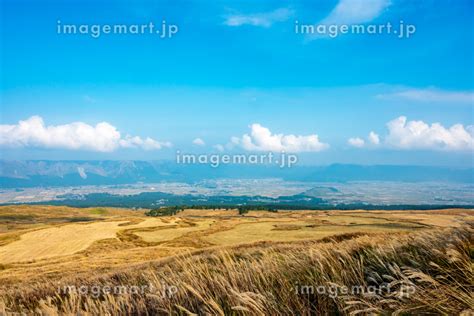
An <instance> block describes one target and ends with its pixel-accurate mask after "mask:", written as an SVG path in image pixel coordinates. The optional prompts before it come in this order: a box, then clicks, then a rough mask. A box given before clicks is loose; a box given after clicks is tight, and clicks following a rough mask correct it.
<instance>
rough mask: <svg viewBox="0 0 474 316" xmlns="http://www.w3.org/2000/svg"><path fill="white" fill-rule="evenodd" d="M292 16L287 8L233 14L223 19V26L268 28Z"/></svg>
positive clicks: (291, 12) (291, 11)
mask: <svg viewBox="0 0 474 316" xmlns="http://www.w3.org/2000/svg"><path fill="white" fill-rule="evenodd" d="M293 14H294V12H293V10H291V9H288V8H280V9H276V10H274V11H270V12H263V13H255V14H233V15H228V16H226V17H225V21H224V24H225V25H228V26H241V25H252V26H260V27H270V26H272V25H273V24H274V23H276V22H283V21H286V20H288V19H289V18H290V17H291V16H292V15H293Z"/></svg>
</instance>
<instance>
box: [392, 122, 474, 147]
mask: <svg viewBox="0 0 474 316" xmlns="http://www.w3.org/2000/svg"><path fill="white" fill-rule="evenodd" d="M387 128H388V135H387V137H386V139H385V141H386V143H387V144H388V145H390V146H393V147H397V148H401V149H435V150H473V149H474V133H473V132H474V128H473V126H472V125H471V126H467V127H466V128H464V126H463V125H462V124H454V125H453V126H451V127H449V128H446V127H444V126H443V125H441V124H440V123H433V124H431V125H428V124H427V123H425V122H423V121H407V118H406V117H405V116H400V117H398V118H396V119H394V120H392V121H390V122H388V123H387Z"/></svg>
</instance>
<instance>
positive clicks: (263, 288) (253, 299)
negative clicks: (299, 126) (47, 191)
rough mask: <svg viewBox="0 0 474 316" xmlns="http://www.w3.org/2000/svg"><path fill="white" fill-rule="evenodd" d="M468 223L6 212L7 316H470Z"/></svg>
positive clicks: (359, 216) (1, 210)
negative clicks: (82, 290)
mask: <svg viewBox="0 0 474 316" xmlns="http://www.w3.org/2000/svg"><path fill="white" fill-rule="evenodd" d="M473 221H474V211H473V210H461V209H450V210H436V211H435V210H433V211H364V210H356V211H278V212H263V211H251V212H249V213H247V214H245V215H239V214H238V212H237V211H236V210H185V211H183V212H180V213H178V214H177V215H175V216H170V217H147V216H145V215H144V211H132V210H128V209H113V208H84V209H77V208H68V207H53V206H2V207H0V315H4V314H5V315H8V314H12V315H14V314H15V313H20V314H21V313H23V314H25V315H29V314H37V315H97V314H99V315H102V314H103V315H129V314H133V315H157V314H159V315H161V314H163V315H196V314H197V315H216V314H217V315H228V314H232V315H320V314H358V313H361V314H381V313H385V314H392V313H394V314H404V315H406V314H427V315H431V314H432V315H438V314H444V315H453V314H464V315H473V313H474V311H473V310H472V308H473V306H474V296H473V293H474V274H473V267H474V265H473V260H474V243H473V242H474V235H473V229H474V226H473ZM119 287H122V289H133V291H130V290H124V291H122V292H120V293H115V292H114V291H113V290H111V289H117V288H119ZM357 287H359V289H360V288H364V289H367V288H370V287H372V289H373V288H376V289H381V288H383V289H387V288H389V289H390V290H388V291H376V293H374V292H366V291H360V290H359V291H356V292H354V291H353V290H349V291H347V289H354V288H357ZM315 288H318V290H317V291H316V290H315ZM65 289H68V290H67V291H66V290H65ZM71 289H76V290H75V291H74V290H71ZM77 289H86V290H88V292H87V293H85V292H81V290H79V291H78V290H77ZM92 289H94V291H92ZM137 289H140V290H139V291H136V290H137ZM321 289H325V291H326V292H321ZM345 289H346V290H345ZM96 290H97V291H96ZM331 291H336V292H337V293H336V292H331ZM334 293H336V294H334Z"/></svg>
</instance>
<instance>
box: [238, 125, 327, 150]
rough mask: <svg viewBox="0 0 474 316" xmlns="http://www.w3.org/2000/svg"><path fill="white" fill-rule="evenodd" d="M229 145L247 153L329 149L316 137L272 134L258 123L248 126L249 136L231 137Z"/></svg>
mask: <svg viewBox="0 0 474 316" xmlns="http://www.w3.org/2000/svg"><path fill="white" fill-rule="evenodd" d="M231 143H232V144H233V145H234V146H241V147H242V148H243V149H245V150H248V151H274V152H277V151H278V152H279V151H285V152H317V151H321V150H324V149H327V148H329V145H328V144H326V143H322V142H321V141H320V140H319V137H318V135H315V134H313V135H307V136H299V135H283V134H272V132H271V131H270V130H269V129H268V128H266V127H264V126H262V125H260V124H258V123H255V124H252V125H250V134H244V135H243V136H242V137H233V138H232V139H231Z"/></svg>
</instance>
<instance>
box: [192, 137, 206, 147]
mask: <svg viewBox="0 0 474 316" xmlns="http://www.w3.org/2000/svg"><path fill="white" fill-rule="evenodd" d="M193 144H194V145H196V146H205V145H206V142H205V141H204V140H203V139H202V138H199V137H198V138H196V139H194V140H193Z"/></svg>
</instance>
